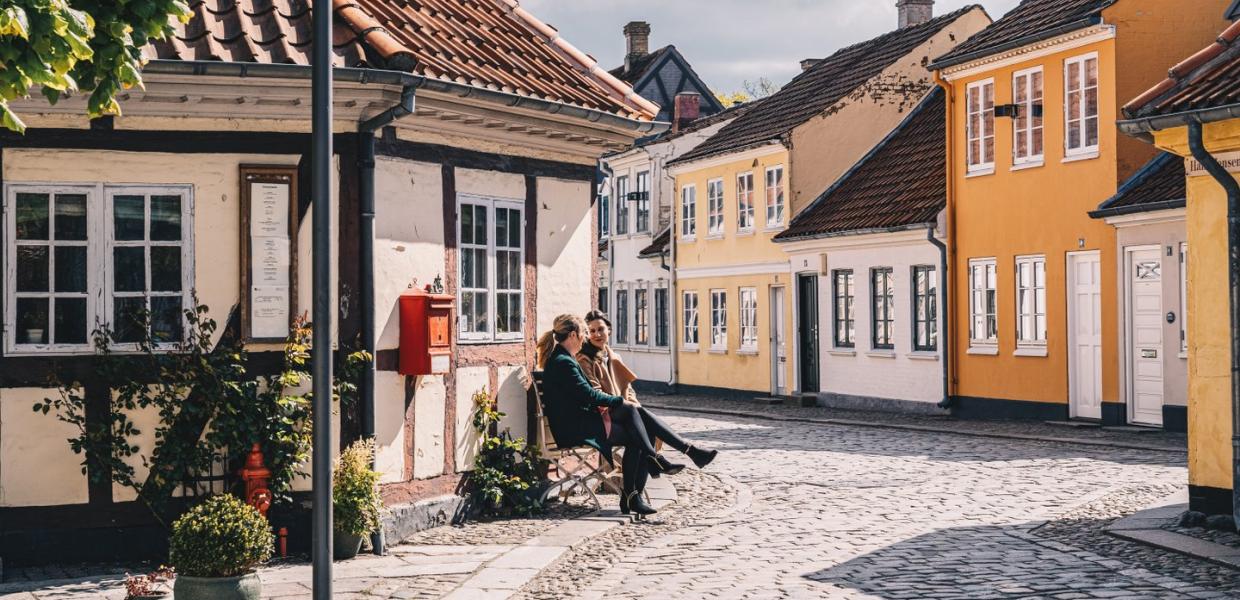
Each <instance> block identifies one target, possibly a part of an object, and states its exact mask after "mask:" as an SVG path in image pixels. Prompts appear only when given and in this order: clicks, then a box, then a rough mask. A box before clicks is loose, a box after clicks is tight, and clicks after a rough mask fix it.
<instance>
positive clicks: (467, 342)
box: [456, 338, 525, 346]
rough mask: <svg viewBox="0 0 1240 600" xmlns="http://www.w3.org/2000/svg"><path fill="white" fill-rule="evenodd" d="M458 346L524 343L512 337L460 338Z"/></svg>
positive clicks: (457, 341)
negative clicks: (504, 338)
mask: <svg viewBox="0 0 1240 600" xmlns="http://www.w3.org/2000/svg"><path fill="white" fill-rule="evenodd" d="M456 343H457V345H458V346H500V345H503V344H524V343H525V342H524V341H523V340H522V339H521V338H512V339H509V340H462V339H459V338H458V339H457V340H456Z"/></svg>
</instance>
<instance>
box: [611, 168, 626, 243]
mask: <svg viewBox="0 0 1240 600" xmlns="http://www.w3.org/2000/svg"><path fill="white" fill-rule="evenodd" d="M628 196H629V176H628V175H619V176H617V177H616V193H615V194H613V197H614V198H615V199H616V226H615V227H612V229H611V230H612V233H613V234H614V235H617V236H620V235H629V229H630V228H629V213H630V212H631V211H630V210H629V197H628Z"/></svg>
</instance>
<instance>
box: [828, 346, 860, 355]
mask: <svg viewBox="0 0 1240 600" xmlns="http://www.w3.org/2000/svg"><path fill="white" fill-rule="evenodd" d="M827 354H830V355H831V356H856V355H857V351H856V350H846V349H843V348H830V349H828V350H827Z"/></svg>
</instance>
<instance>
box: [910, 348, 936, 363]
mask: <svg viewBox="0 0 1240 600" xmlns="http://www.w3.org/2000/svg"><path fill="white" fill-rule="evenodd" d="M906 356H908V357H909V358H911V359H913V360H935V361H936V360H939V353H938V352H927V351H925V350H919V351H917V352H909V353H908V354H907V355H906Z"/></svg>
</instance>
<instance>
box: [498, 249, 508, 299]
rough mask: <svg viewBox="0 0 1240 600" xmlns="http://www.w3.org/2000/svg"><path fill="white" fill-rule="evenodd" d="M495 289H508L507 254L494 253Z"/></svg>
mask: <svg viewBox="0 0 1240 600" xmlns="http://www.w3.org/2000/svg"><path fill="white" fill-rule="evenodd" d="M495 287H496V288H497V289H501V290H504V289H508V288H509V287H510V286H509V285H508V253H507V252H496V253H495Z"/></svg>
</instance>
